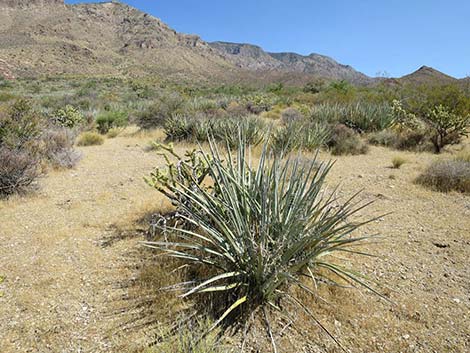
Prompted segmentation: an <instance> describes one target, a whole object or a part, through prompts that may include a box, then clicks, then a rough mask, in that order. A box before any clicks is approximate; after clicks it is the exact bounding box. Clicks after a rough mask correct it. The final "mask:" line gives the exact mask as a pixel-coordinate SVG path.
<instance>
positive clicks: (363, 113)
mask: <svg viewBox="0 0 470 353" xmlns="http://www.w3.org/2000/svg"><path fill="white" fill-rule="evenodd" d="M310 119H311V120H312V121H323V122H329V123H332V124H337V123H341V124H343V125H346V126H348V127H349V128H351V129H353V130H355V131H356V132H360V133H363V132H374V131H381V130H385V129H387V128H389V127H390V126H392V124H393V122H394V116H393V114H392V108H391V107H390V106H389V105H388V104H374V103H366V102H358V103H355V104H353V103H348V104H338V103H337V104H319V105H315V106H313V107H312V108H311V110H310Z"/></svg>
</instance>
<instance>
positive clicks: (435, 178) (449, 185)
mask: <svg viewBox="0 0 470 353" xmlns="http://www.w3.org/2000/svg"><path fill="white" fill-rule="evenodd" d="M416 182H417V183H418V184H421V185H423V186H426V187H428V188H430V189H433V190H437V191H441V192H449V191H458V192H463V193H470V162H467V161H461V160H448V161H444V160H440V161H436V162H434V163H432V164H431V165H430V166H429V167H428V168H427V169H426V170H425V171H424V172H423V173H422V174H421V175H420V176H419V177H418V178H417V179H416Z"/></svg>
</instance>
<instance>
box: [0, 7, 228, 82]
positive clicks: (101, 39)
mask: <svg viewBox="0 0 470 353" xmlns="http://www.w3.org/2000/svg"><path fill="white" fill-rule="evenodd" d="M12 3H13V1H10V0H6V1H5V0H0V8H1V11H0V43H1V45H0V60H2V61H3V62H4V63H7V64H8V66H9V68H10V70H12V71H13V74H15V75H17V76H36V75H44V74H93V75H122V74H124V75H126V74H132V75H145V74H154V75H159V76H162V77H166V78H172V79H204V78H207V77H218V76H227V75H230V73H231V71H233V70H234V69H235V67H234V66H233V65H232V64H231V63H229V62H227V61H226V60H225V59H224V58H223V57H222V56H220V55H219V54H218V53H217V52H216V51H215V50H214V49H213V48H211V47H210V46H209V45H207V44H206V43H205V42H204V41H202V40H200V39H199V37H197V36H191V35H184V34H179V33H177V32H176V31H174V30H172V29H171V28H169V27H168V26H167V25H165V24H164V23H163V22H161V21H160V20H158V19H157V18H155V17H152V16H150V15H147V14H145V13H143V12H141V11H139V10H137V9H135V8H132V7H130V6H127V5H125V4H121V3H114V2H112V3H111V2H110V3H96V4H81V5H63V2H62V1H58V0H57V1H56V0H36V1H33V2H24V4H23V2H20V3H18V4H16V5H15V6H12ZM26 3H28V4H26Z"/></svg>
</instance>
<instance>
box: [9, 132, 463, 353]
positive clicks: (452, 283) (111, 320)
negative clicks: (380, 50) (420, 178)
mask: <svg viewBox="0 0 470 353" xmlns="http://www.w3.org/2000/svg"><path fill="white" fill-rule="evenodd" d="M148 140H149V138H148V137H142V136H137V137H118V138H116V139H112V140H107V141H106V142H105V144H104V145H102V146H97V147H87V148H82V149H81V150H82V151H83V153H84V158H83V160H82V161H81V162H80V164H79V165H78V166H77V167H76V168H75V169H74V170H68V171H55V172H52V173H50V174H49V175H48V176H47V177H45V178H44V179H42V180H41V182H40V189H39V191H37V192H36V193H34V194H32V195H29V196H25V197H14V198H12V199H10V200H8V201H0V277H4V281H3V283H0V352H2V353H7V352H124V351H132V350H133V349H135V348H136V347H139V346H142V344H143V343H144V342H145V339H146V335H145V327H142V328H141V330H140V331H141V332H136V331H135V330H133V331H132V332H131V331H126V330H125V329H122V326H121V325H122V323H123V322H126V317H127V316H129V312H131V311H132V309H129V310H126V307H125V305H124V306H123V304H122V303H123V301H124V302H125V300H123V298H126V296H127V294H128V293H127V291H128V287H127V286H126V285H125V283H126V281H129V280H131V279H132V278H134V277H133V276H136V274H135V273H136V269H137V266H134V265H133V262H132V261H133V260H130V255H129V254H132V251H133V249H136V248H137V247H138V246H139V244H138V242H139V240H141V239H142V237H141V235H139V234H138V229H136V228H137V226H136V224H135V221H136V220H138V219H139V218H141V217H143V216H144V215H145V214H147V213H148V212H149V211H151V210H157V209H158V208H160V207H164V206H163V202H162V198H161V197H160V196H159V195H158V194H157V193H156V191H153V190H152V189H150V188H149V187H148V186H147V185H146V184H145V183H144V181H143V179H142V177H143V176H144V175H146V174H148V173H149V172H150V171H151V169H152V167H153V166H155V165H157V164H158V163H161V159H160V158H159V157H158V156H156V155H155V154H153V153H148V152H145V151H144V147H145V145H146V144H147V142H148ZM398 154H399V155H401V156H403V157H405V158H406V159H407V160H408V163H406V164H405V165H404V166H402V168H401V169H399V170H393V169H391V168H390V165H391V159H392V158H393V157H394V156H396V155H398ZM322 157H323V158H327V156H326V155H324V156H322ZM433 158H436V157H435V156H433V155H430V154H414V153H401V152H400V153H398V152H396V151H390V150H387V149H383V148H372V149H371V151H370V153H369V154H368V155H366V156H357V157H340V158H338V161H337V163H336V165H335V167H334V169H333V171H332V174H331V176H330V180H329V182H330V184H332V185H334V184H337V183H338V182H340V183H341V184H342V192H344V193H346V194H350V193H353V192H355V191H357V190H359V189H364V191H363V193H362V194H361V196H360V198H362V199H363V200H364V201H368V200H376V202H375V203H374V204H373V205H372V206H370V207H369V208H368V209H367V211H366V212H367V214H370V215H372V216H377V215H380V214H383V213H388V212H392V213H391V214H390V215H388V216H386V217H384V218H381V219H380V220H378V221H377V222H374V223H373V224H371V225H369V226H368V227H367V228H365V229H364V230H363V231H362V232H363V233H366V234H374V233H380V234H382V235H384V239H383V240H381V241H380V243H379V244H374V245H369V246H368V247H367V248H368V250H369V251H370V252H372V253H374V254H376V255H378V257H377V258H365V259H356V260H354V263H355V265H356V266H357V267H358V268H360V269H363V270H364V272H365V273H367V274H368V275H369V276H370V277H371V278H373V279H375V280H377V281H379V282H380V283H381V284H382V286H381V290H382V291H383V292H384V293H386V295H387V296H389V298H390V299H391V300H392V301H393V302H394V304H389V303H385V302H383V301H380V300H379V299H377V298H376V297H374V296H372V295H369V294H363V293H360V292H358V291H348V292H347V293H346V292H344V291H342V290H335V291H333V290H331V291H326V292H325V293H323V295H324V296H325V297H327V298H326V299H328V300H329V301H330V302H331V303H332V305H331V307H329V308H327V309H325V308H320V309H319V315H320V316H321V319H322V320H323V322H324V323H325V325H326V326H327V327H329V329H330V330H331V331H332V332H333V333H334V334H335V335H337V336H338V337H340V339H341V342H342V343H343V345H345V346H346V347H348V348H349V349H350V350H351V352H437V353H441V352H469V351H470V268H469V255H470V197H469V196H468V195H467V196H465V195H461V194H456V193H450V194H441V193H435V192H431V191H428V190H425V189H423V188H421V187H420V186H417V185H415V184H413V179H414V178H415V177H416V176H417V175H418V173H419V172H420V171H421V170H423V169H424V167H425V166H426V165H427V164H428V163H429V162H430V161H431V160H432V159H433ZM122 229H125V232H121V231H120V230H122ZM126 232H127V233H129V234H135V235H136V236H135V237H133V238H126V237H125V236H123V237H122V238H123V239H122V240H120V241H116V242H113V243H112V244H106V240H107V239H110V238H113V237H119V236H122V235H123V234H124V233H125V234H127V233H126ZM104 245H109V246H104ZM345 294H346V295H345ZM157 300H158V299H157ZM157 304H160V303H157ZM161 305H165V303H164V302H162V303H161ZM129 317H130V316H129ZM312 330H316V331H318V329H317V328H313V327H312ZM319 337H323V340H325V341H326V343H321V342H320V343H319V342H317V348H316V349H317V350H314V349H313V348H312V349H311V350H309V349H308V348H307V346H305V347H304V346H302V344H299V345H298V346H292V347H291V348H292V349H286V350H288V351H293V352H309V351H311V352H313V351H315V352H316V351H318V349H320V351H321V350H323V351H336V350H337V347H335V346H334V345H332V344H331V342H327V341H328V339H327V338H325V337H324V336H321V335H320V336H319Z"/></svg>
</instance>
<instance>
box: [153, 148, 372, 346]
mask: <svg viewBox="0 0 470 353" xmlns="http://www.w3.org/2000/svg"><path fill="white" fill-rule="evenodd" d="M267 151H268V149H266V148H265V149H264V150H263V152H262V154H261V157H260V158H259V160H258V161H257V162H254V161H253V160H252V159H251V156H250V151H249V148H247V147H246V144H245V143H243V141H241V142H240V144H239V147H238V149H237V151H236V153H233V154H231V153H228V154H226V155H224V156H222V155H221V154H220V152H219V150H218V148H217V145H216V144H215V143H214V141H213V140H210V153H209V154H208V157H207V158H208V159H207V165H208V177H209V178H210V179H211V181H212V183H211V184H213V186H212V187H210V188H208V187H205V186H204V185H203V184H198V183H192V184H191V185H193V187H188V186H187V185H188V184H187V183H182V182H178V183H176V184H168V188H170V191H171V192H172V193H178V194H180V195H183V196H184V197H183V198H184V199H186V200H190V205H189V204H188V203H185V204H182V205H180V207H181V208H182V212H181V214H182V217H183V218H184V219H185V220H186V223H189V224H193V225H194V227H190V228H191V229H192V230H189V229H181V228H172V229H171V230H172V231H173V234H174V236H173V238H172V240H165V241H156V242H148V243H146V245H147V246H150V247H153V248H156V249H159V250H160V251H162V252H163V253H166V254H167V255H168V256H171V257H175V258H178V259H180V260H182V261H184V262H187V264H189V265H196V266H203V267H205V268H206V271H203V272H204V273H211V274H212V275H210V276H209V277H208V278H196V279H194V281H193V282H191V283H190V287H189V288H186V290H185V292H184V294H182V297H189V296H192V295H197V294H199V295H203V294H211V295H214V294H216V293H218V294H221V295H223V296H224V298H230V299H229V300H230V301H225V304H224V305H225V306H224V307H223V308H220V313H219V315H220V316H219V317H218V319H217V320H216V321H215V323H214V326H213V327H212V329H214V328H216V327H217V326H218V325H220V324H221V323H223V322H224V320H226V319H227V318H228V317H229V316H230V318H231V319H232V320H235V322H237V320H238V321H240V320H242V319H243V318H247V317H252V316H253V315H251V314H254V313H260V314H261V315H263V316H262V318H264V319H266V323H267V326H268V327H270V323H269V320H268V319H267V318H268V315H267V310H266V309H269V308H270V309H273V310H280V304H281V303H282V302H283V301H289V302H291V303H293V304H295V305H298V306H299V307H300V308H302V310H304V311H305V312H306V313H307V314H308V315H310V316H311V317H312V318H313V319H314V320H315V321H316V322H317V323H319V322H318V321H317V320H316V319H315V318H314V316H313V315H312V313H311V311H310V310H309V309H308V308H307V307H306V306H305V305H304V304H302V302H301V301H300V300H299V299H297V298H296V297H295V296H294V295H293V294H292V293H293V291H292V290H291V289H292V287H294V286H297V287H298V288H300V289H301V290H304V291H306V292H307V293H310V294H312V295H315V291H316V288H317V283H319V282H326V283H332V282H334V281H339V282H342V281H347V282H350V283H352V284H361V285H364V286H366V287H367V284H366V283H365V282H364V281H362V280H361V279H360V277H359V276H358V275H356V274H355V273H354V272H352V271H350V270H347V269H345V268H343V267H341V266H340V265H339V264H337V263H335V262H333V258H332V257H331V256H329V255H330V254H332V253H340V252H343V253H344V252H348V253H357V254H359V252H357V251H356V250H354V249H355V248H354V247H353V246H354V245H357V243H358V242H359V241H361V240H363V239H364V238H357V237H353V236H352V233H353V232H354V231H355V230H356V229H357V228H358V227H360V226H361V225H363V224H365V223H367V222H360V223H352V222H350V221H349V218H350V217H351V216H352V215H354V214H355V213H356V212H358V211H359V210H360V209H362V208H363V207H364V205H362V206H357V204H356V203H355V202H354V201H353V200H354V198H351V199H349V200H346V201H345V202H343V203H342V204H341V203H340V202H339V200H338V199H337V198H336V197H335V193H326V192H325V191H324V190H323V187H324V183H325V179H326V177H327V175H328V173H329V171H330V169H331V167H332V166H333V164H332V163H321V162H318V161H317V159H316V158H315V159H313V160H312V161H310V162H309V163H307V164H305V162H304V160H303V159H300V158H297V159H294V160H284V159H282V158H280V157H276V156H275V155H274V156H271V155H270V154H269V152H267ZM194 229H197V230H194ZM167 230H168V229H167ZM170 239H171V238H170ZM183 286H184V284H183ZM368 288H369V287H368ZM222 302H223V301H222ZM246 314H250V315H246ZM322 328H324V327H323V326H322ZM269 332H270V336H271V339H272V342H273V346H274V347H275V343H274V337H273V335H272V333H271V329H269ZM330 336H331V335H330Z"/></svg>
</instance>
